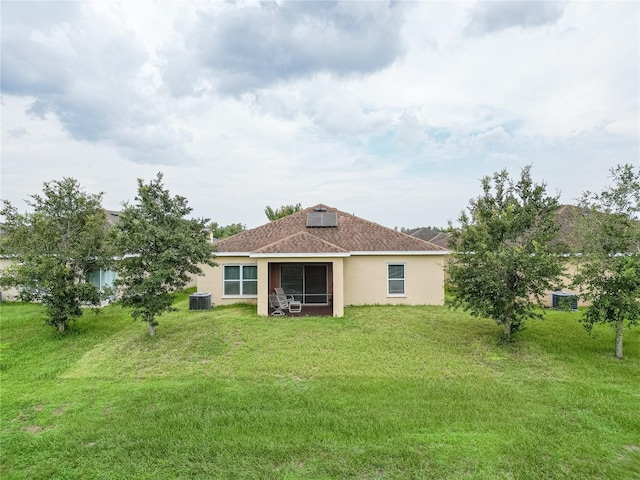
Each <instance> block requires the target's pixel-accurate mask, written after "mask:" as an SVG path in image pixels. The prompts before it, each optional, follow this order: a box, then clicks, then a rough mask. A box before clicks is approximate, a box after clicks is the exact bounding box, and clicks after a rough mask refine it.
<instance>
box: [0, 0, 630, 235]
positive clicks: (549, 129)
mask: <svg viewBox="0 0 640 480" xmlns="http://www.w3.org/2000/svg"><path fill="white" fill-rule="evenodd" d="M25 5H26V6H25ZM34 5H37V6H38V8H35V7H34ZM536 5H537V3H536ZM7 6H8V8H7ZM639 10H640V7H639V6H638V4H637V3H633V2H598V3H591V2H567V3H563V4H542V5H541V6H540V8H539V10H537V11H535V12H534V11H533V10H531V8H530V5H529V4H520V3H519V2H514V4H509V5H505V4H494V3H493V2H487V3H479V4H474V3H466V2H465V3H462V2H416V3H401V4H400V5H397V4H391V5H389V4H387V3H385V2H338V3H335V2H332V3H328V2H315V3H314V2H294V3H289V2H284V3H264V2H253V3H248V2H243V3H221V2H212V3H205V2H189V3H186V2H145V1H141V2H127V3H112V2H97V3H91V2H81V3H80V2H78V3H74V2H61V3H56V2H47V3H37V4H32V3H28V2H22V3H20V2H16V3H13V2H3V15H2V20H1V21H2V47H1V48H2V57H1V62H2V85H1V88H2V95H3V107H2V108H3V113H2V114H3V119H2V120H3V122H2V132H1V133H2V137H1V140H2V146H1V149H2V197H3V198H7V199H10V200H12V201H14V202H18V203H19V202H20V200H21V199H24V198H26V197H27V196H28V195H29V194H31V193H36V192H38V191H39V190H40V188H41V185H42V182H44V181H49V180H52V179H55V178H59V177H61V176H73V177H76V178H78V179H79V180H80V181H81V182H82V183H83V184H85V185H86V186H87V188H88V189H90V190H91V191H95V189H98V191H105V192H106V196H105V203H107V206H108V207H110V208H117V205H118V203H119V202H121V201H123V200H127V199H132V198H133V196H134V194H135V188H136V182H135V179H136V177H142V178H145V179H149V178H152V177H153V176H155V173H156V172H157V171H158V170H162V171H164V172H165V182H166V184H167V186H168V187H169V188H170V189H171V190H172V193H176V194H181V195H184V196H186V197H187V198H188V199H189V201H190V204H191V205H192V206H193V207H194V209H195V211H194V213H195V214H196V215H199V216H209V217H212V218H213V219H214V220H216V221H218V222H219V223H221V224H225V223H235V222H241V223H245V224H247V225H249V226H257V225H258V224H260V223H263V222H264V221H265V220H266V217H264V214H263V208H264V206H266V205H272V206H279V205H282V204H290V203H298V202H302V203H303V205H312V204H315V203H320V202H322V203H327V204H330V205H333V206H335V207H337V208H341V209H343V210H347V211H352V212H353V213H356V214H358V215H361V216H363V217H364V218H368V219H371V220H373V221H377V222H379V223H382V224H385V225H388V226H395V225H397V226H418V225H419V224H436V225H444V224H445V223H446V221H447V219H449V218H454V217H456V216H457V214H458V212H459V211H460V210H461V209H462V208H464V207H465V206H466V204H467V201H468V199H469V198H470V197H472V196H474V195H477V194H478V193H479V188H480V183H479V179H480V178H481V177H482V176H483V175H486V174H490V173H491V172H493V171H495V170H500V169H502V168H503V167H507V168H508V169H509V170H510V171H511V172H513V173H514V174H517V173H518V171H519V169H520V168H521V167H522V166H524V165H526V164H529V163H532V164H533V175H534V177H535V178H536V179H538V180H542V179H544V180H546V181H547V182H548V184H549V188H550V191H551V192H554V191H555V190H556V189H560V190H562V191H563V197H562V198H563V201H566V202H569V201H572V200H573V199H574V198H575V197H577V196H578V195H579V193H580V192H581V191H582V190H586V189H591V190H598V188H600V187H601V186H602V184H603V179H604V178H605V177H606V172H607V171H608V169H609V167H611V166H613V165H615V164H617V163H624V162H638V158H640V151H639V138H640V135H639V133H640V125H639V123H640V120H639V119H640V106H639V104H640V100H639V98H638V93H639V92H638V88H637V86H638V84H639V83H640V80H639V71H640V66H639V63H640V61H639V58H640V52H639V45H640V25H639ZM470 33H473V34H472V35H470ZM474 192H475V193H474Z"/></svg>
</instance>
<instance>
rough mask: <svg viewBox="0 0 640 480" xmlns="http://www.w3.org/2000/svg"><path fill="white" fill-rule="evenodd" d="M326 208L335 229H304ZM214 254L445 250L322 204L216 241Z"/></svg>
mask: <svg viewBox="0 0 640 480" xmlns="http://www.w3.org/2000/svg"><path fill="white" fill-rule="evenodd" d="M316 209H326V211H327V212H335V213H336V214H337V219H338V221H337V223H338V226H337V227H316V228H309V227H307V226H306V225H307V214H308V213H311V212H313V211H315V210H316ZM216 247H217V251H218V252H238V253H240V252H244V253H338V252H414V251H419V252H423V251H424V252H428V251H445V250H446V249H445V248H443V247H440V246H438V245H435V244H433V243H429V242H425V241H424V240H420V239H419V238H415V237H411V236H409V235H406V234H404V233H401V232H398V231H396V230H393V229H391V228H387V227H383V226H382V225H378V224H377V223H374V222H370V221H368V220H364V219H362V218H359V217H356V216H355V215H351V214H349V213H346V212H342V211H340V210H337V209H335V208H332V207H328V206H326V205H322V204H320V205H316V206H314V207H309V208H307V209H305V210H302V211H301V212H298V213H294V214H292V215H289V216H287V217H284V218H281V219H279V220H276V221H274V222H270V223H267V224H265V225H262V226H260V227H257V228H253V229H251V230H245V231H243V232H240V233H237V234H236V235H233V236H231V237H227V238H225V239H222V240H220V241H219V242H218V243H217V244H216Z"/></svg>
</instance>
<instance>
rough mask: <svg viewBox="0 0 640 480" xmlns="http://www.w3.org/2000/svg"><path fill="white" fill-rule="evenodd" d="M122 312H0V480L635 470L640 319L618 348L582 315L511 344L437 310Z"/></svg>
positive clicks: (639, 474) (555, 320)
mask: <svg viewBox="0 0 640 480" xmlns="http://www.w3.org/2000/svg"><path fill="white" fill-rule="evenodd" d="M176 306H177V308H178V311H177V312H173V313H170V314H167V315H165V316H163V317H162V318H161V319H160V325H159V326H158V328H157V334H156V337H155V338H149V337H148V336H147V329H146V325H145V324H143V323H141V322H138V323H135V322H133V321H132V320H131V318H130V317H129V316H128V315H127V313H126V312H125V311H123V310H121V309H120V308H119V307H108V308H106V309H104V310H103V311H102V313H100V314H98V315H96V314H94V313H92V312H91V311H87V312H85V315H84V317H83V318H82V319H80V320H79V321H78V322H77V324H76V326H75V329H74V330H73V331H72V332H71V333H70V334H68V335H66V336H64V337H59V336H58V335H57V334H56V333H55V332H54V330H53V329H52V328H51V327H47V326H45V325H43V321H44V317H43V311H42V310H41V308H40V307H39V306H37V305H25V304H10V303H5V304H3V305H1V306H0V315H1V328H0V335H1V347H2V348H1V350H0V353H1V362H0V366H1V369H2V370H1V372H2V377H1V382H2V383H1V401H2V403H1V420H2V423H1V425H0V441H1V443H0V448H1V450H0V454H1V463H0V477H1V478H2V479H3V480H9V479H41V478H42V479H44V478H55V479H80V478H82V479H136V478H140V479H163V480H164V479H174V478H175V479H177V478H185V479H186V478H189V479H209V478H225V479H226V478H229V479H231V478H256V479H258V478H259V479H263V478H285V479H298V478H301V479H328V478H362V479H376V478H402V479H405V478H409V479H410V478H420V479H422V478H453V479H464V478H469V479H471V478H474V479H475V478H487V479H502V478H504V479H541V478H571V479H584V478H600V479H638V478H640V329H635V330H629V331H627V332H626V338H625V346H624V348H625V356H626V358H625V360H624V361H617V360H615V358H614V356H613V349H614V337H613V332H612V331H611V330H610V329H609V328H607V327H602V328H597V329H596V330H595V338H592V337H589V336H588V335H587V334H586V333H585V331H584V330H583V329H582V327H581V326H580V324H579V323H578V322H577V318H578V317H579V314H576V313H561V312H548V314H547V317H546V320H545V321H543V322H529V323H528V324H527V329H526V330H525V331H523V332H522V333H520V334H518V335H517V336H516V338H517V340H516V343H515V344H513V345H502V344H500V343H499V342H498V338H499V335H500V329H499V328H498V327H497V326H496V325H495V323H493V322H491V321H486V320H478V319H472V318H470V317H469V316H468V315H466V314H464V313H461V312H452V311H450V310H447V309H446V308H441V307H388V306H370V307H351V308H348V309H346V310H345V317H344V318H340V319H334V318H317V317H307V318H297V319H288V318H264V317H258V316H256V314H255V308H253V307H250V306H242V305H238V306H232V307H218V308H215V309H213V310H209V311H189V310H188V305H187V297H186V295H182V296H181V297H180V298H179V301H178V303H177V304H176Z"/></svg>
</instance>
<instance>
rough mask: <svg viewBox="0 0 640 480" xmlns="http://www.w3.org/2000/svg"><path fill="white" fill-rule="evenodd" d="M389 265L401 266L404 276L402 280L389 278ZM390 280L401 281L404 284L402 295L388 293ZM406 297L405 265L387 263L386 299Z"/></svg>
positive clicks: (401, 263)
mask: <svg viewBox="0 0 640 480" xmlns="http://www.w3.org/2000/svg"><path fill="white" fill-rule="evenodd" d="M391 265H402V271H403V273H404V276H403V278H402V279H400V278H389V267H390V266H391ZM390 280H402V281H403V282H404V288H403V290H404V293H390V292H389V281H390ZM406 296H407V264H406V263H404V262H388V263H387V297H390V298H406Z"/></svg>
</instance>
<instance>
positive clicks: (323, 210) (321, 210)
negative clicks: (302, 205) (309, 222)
mask: <svg viewBox="0 0 640 480" xmlns="http://www.w3.org/2000/svg"><path fill="white" fill-rule="evenodd" d="M313 211H314V212H326V211H327V209H326V208H324V207H316V208H314V209H313Z"/></svg>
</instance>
